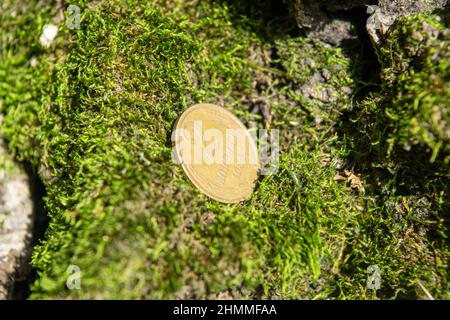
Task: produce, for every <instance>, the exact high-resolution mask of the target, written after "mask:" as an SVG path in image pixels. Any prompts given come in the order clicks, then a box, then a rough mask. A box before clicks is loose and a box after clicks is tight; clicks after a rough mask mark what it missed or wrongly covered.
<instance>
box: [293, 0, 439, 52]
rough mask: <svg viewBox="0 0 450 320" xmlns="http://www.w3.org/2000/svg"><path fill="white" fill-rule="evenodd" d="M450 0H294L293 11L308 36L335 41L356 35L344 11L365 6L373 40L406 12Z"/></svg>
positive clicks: (339, 42) (421, 9)
mask: <svg viewBox="0 0 450 320" xmlns="http://www.w3.org/2000/svg"><path fill="white" fill-rule="evenodd" d="M447 2H448V0H378V1H372V4H371V5H368V3H369V1H362V0H347V1H337V0H336V1H326V0H320V1H317V0H294V1H293V2H292V3H293V5H292V7H293V12H294V16H295V19H296V21H297V24H298V26H299V27H300V28H302V29H303V30H305V33H306V34H307V36H308V37H313V38H318V39H320V40H322V41H324V42H327V43H330V44H332V45H335V46H337V45H340V44H341V43H342V41H344V40H347V39H352V38H354V34H352V26H351V23H349V22H348V21H345V19H344V20H343V19H342V12H344V11H346V10H350V9H354V8H363V9H366V14H367V24H366V27H367V31H368V33H369V36H370V38H371V39H372V41H373V42H374V43H379V41H380V39H381V38H382V36H383V35H384V34H385V33H386V32H387V30H389V27H390V26H391V25H392V24H393V23H394V21H395V20H396V19H397V18H398V17H400V16H404V15H407V14H415V13H421V12H427V11H431V10H433V9H436V8H443V7H444V6H446V5H447Z"/></svg>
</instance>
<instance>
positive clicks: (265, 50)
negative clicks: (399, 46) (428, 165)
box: [0, 0, 446, 298]
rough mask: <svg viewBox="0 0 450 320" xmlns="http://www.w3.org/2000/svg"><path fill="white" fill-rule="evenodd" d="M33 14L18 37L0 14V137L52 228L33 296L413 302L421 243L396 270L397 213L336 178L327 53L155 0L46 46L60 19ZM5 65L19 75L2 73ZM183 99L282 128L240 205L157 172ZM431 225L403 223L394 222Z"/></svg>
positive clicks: (38, 252) (41, 250)
mask: <svg viewBox="0 0 450 320" xmlns="http://www.w3.org/2000/svg"><path fill="white" fill-rule="evenodd" d="M78 5H80V6H82V5H81V4H79V3H78ZM249 5H250V7H251V8H253V9H255V10H265V9H264V8H261V6H259V5H257V4H255V3H253V2H249ZM9 6H10V7H12V8H14V5H13V4H11V3H10V4H9ZM34 8H35V11H34V12H33V11H30V12H28V13H23V15H25V16H27V17H28V18H26V19H30V21H32V22H30V23H33V27H32V28H30V29H31V30H30V33H29V34H28V35H27V36H26V38H24V39H23V42H21V41H18V40H17V39H20V35H18V34H17V32H18V31H17V30H18V29H17V26H19V25H21V24H22V23H24V22H23V21H21V20H16V19H15V18H14V17H7V16H4V17H2V20H1V23H2V26H7V27H8V29H5V30H8V31H6V32H2V36H3V37H10V39H7V40H4V41H5V44H4V45H3V47H4V48H5V49H4V52H5V53H4V54H6V56H7V59H6V62H2V64H1V65H0V77H1V80H2V81H1V83H2V86H4V87H3V88H5V87H6V86H7V87H8V88H15V89H14V90H18V88H19V89H20V90H21V91H20V92H19V91H17V93H16V94H14V93H15V92H16V91H14V90H13V91H11V90H5V89H3V91H1V94H0V98H1V99H2V101H3V106H2V112H3V113H4V114H5V123H4V125H3V126H2V133H3V135H4V136H5V137H6V139H7V140H8V142H9V147H10V149H11V150H13V151H14V152H15V153H16V154H17V156H18V157H19V158H20V159H26V160H28V161H30V162H32V164H33V165H34V166H35V167H36V168H39V170H40V174H41V176H42V177H43V180H44V183H45V185H46V190H47V196H46V199H45V203H46V209H47V210H48V213H49V216H50V218H51V222H50V225H49V228H48V230H47V233H46V236H45V239H44V240H43V241H42V242H41V243H40V245H39V246H38V247H37V248H36V249H35V252H34V255H33V265H34V266H35V267H36V268H37V269H38V272H39V279H38V280H37V281H36V283H35V284H34V285H33V288H32V290H33V293H32V298H215V297H224V296H225V297H234V298H245V297H250V298H261V297H267V298H273V297H280V298H333V297H341V298H373V297H376V296H377V295H378V296H380V297H384V298H390V297H395V296H397V292H398V291H403V292H405V294H410V295H416V296H420V293H417V292H418V291H417V288H416V287H415V284H416V282H417V279H418V278H419V274H420V272H422V271H424V270H428V269H426V268H427V266H428V267H429V266H435V264H434V263H430V259H428V256H427V257H425V256H424V253H425V254H428V253H429V252H431V251H432V248H433V246H432V245H431V244H430V242H429V241H428V240H427V238H426V237H425V236H420V237H419V238H420V240H421V241H422V242H421V244H420V250H418V251H417V252H413V253H412V254H411V256H413V257H414V259H413V260H408V259H407V258H405V252H406V253H408V252H409V251H410V249H411V247H412V246H413V244H414V243H415V242H414V241H413V239H412V238H411V241H410V240H403V241H404V243H407V244H408V245H407V246H405V247H404V248H405V249H404V250H395V249H394V248H395V245H396V244H397V243H398V241H400V238H405V235H404V234H403V233H402V232H403V231H402V230H403V229H402V228H404V225H399V226H397V225H395V224H394V222H395V221H394V218H395V214H398V211H394V210H391V208H390V207H387V206H386V207H385V206H384V205H380V203H379V202H378V199H374V198H375V197H374V196H373V194H370V192H369V193H368V194H367V195H365V194H363V192H359V193H358V192H357V190H355V189H354V188H352V184H353V183H355V181H353V182H352V183H348V184H346V183H345V182H339V181H337V180H338V179H336V175H338V174H342V172H341V171H342V169H343V168H344V164H343V163H344V161H343V158H344V157H346V156H347V154H348V150H347V148H346V147H347V146H346V145H345V144H343V143H340V142H339V141H338V138H339V134H338V132H337V131H336V130H335V128H334V127H335V126H336V124H337V121H338V119H339V115H340V112H342V111H344V110H346V109H347V108H348V106H349V105H350V100H351V99H350V96H351V94H350V92H349V91H350V90H352V88H353V80H352V77H353V76H352V73H351V70H352V64H351V62H350V60H349V59H348V58H347V57H346V56H345V55H344V54H343V53H342V52H341V51H340V50H337V49H330V48H328V47H325V46H324V45H322V44H320V43H315V42H313V41H311V40H305V39H302V38H301V37H300V36H299V35H292V36H289V35H287V33H286V34H285V35H284V36H281V35H282V34H283V32H280V31H278V33H277V37H275V38H272V37H267V34H265V32H262V31H261V30H263V31H268V30H272V28H268V29H264V25H265V24H267V25H271V24H270V23H268V22H267V21H261V20H259V19H251V18H249V17H247V16H240V15H237V14H235V9H236V8H233V5H232V4H231V3H230V4H228V3H227V2H209V1H204V2H201V3H200V4H198V5H197V6H190V5H185V4H184V3H183V2H181V1H176V2H173V1H156V0H155V1H137V0H136V1H128V4H124V3H122V2H121V1H112V2H111V1H99V2H94V3H93V4H89V7H86V6H82V17H81V29H80V30H68V29H67V28H65V26H63V25H60V29H59V30H60V33H59V36H58V37H57V39H56V40H55V43H54V44H53V45H52V47H50V48H49V49H44V48H41V47H39V45H38V44H37V43H36V41H37V40H36V39H38V38H39V33H40V31H41V30H42V26H43V24H45V23H48V22H49V21H52V17H53V16H54V15H55V14H56V12H55V11H53V9H52V10H47V9H46V10H44V9H39V7H36V6H35V7H34ZM54 10H56V9H54ZM36 14H38V16H40V17H41V18H40V19H37V20H34V19H33V18H32V17H33V16H34V15H36ZM257 16H262V17H268V19H270V14H267V12H263V13H261V15H257ZM275 20H277V19H275ZM269 22H270V21H269ZM262 23H264V25H263V24H262ZM262 35H263V36H262ZM29 43H33V44H34V45H35V47H33V46H30V45H29ZM30 48H34V49H30ZM16 56H18V57H21V59H20V60H19V61H17V62H16V63H15V64H14V68H16V69H17V68H19V69H18V70H21V71H20V75H14V74H12V73H9V72H8V71H9V70H11V68H12V67H11V66H12V65H13V64H12V63H13V62H14V61H15V60H14V58H13V57H16ZM33 56H36V57H37V58H38V61H39V64H38V66H37V67H36V66H35V67H31V65H30V64H29V63H28V61H29V59H31V57H33ZM311 65H314V67H310V66H311ZM317 69H326V70H328V71H329V73H327V72H325V74H323V70H322V72H318V71H317ZM299 87H301V88H303V89H301V90H299V89H298V88H299ZM25 88H30V89H29V90H28V92H30V94H29V95H27V94H25V93H26V90H25ZM308 90H309V91H308ZM11 92H13V94H11ZM317 92H319V93H320V94H317ZM197 102H212V103H216V104H219V105H223V106H225V107H227V108H229V109H230V110H232V111H233V112H234V113H235V114H237V115H238V116H240V117H241V119H242V120H243V121H244V122H246V123H247V124H250V123H254V124H255V125H256V126H257V127H271V128H279V129H282V131H281V135H282V140H281V149H282V150H281V156H280V162H279V170H278V172H277V173H276V174H274V175H271V176H263V177H261V179H260V180H259V182H258V186H257V188H256V190H255V193H254V194H253V197H252V198H251V199H250V200H249V201H247V202H245V203H242V204H239V205H223V204H219V203H216V202H214V201H211V200H209V199H207V198H206V197H205V196H204V195H202V194H201V193H200V192H199V191H198V190H196V189H195V188H194V187H193V186H192V185H191V184H190V183H189V182H188V180H187V179H186V177H185V175H184V173H183V172H182V170H181V168H180V167H179V166H177V165H175V164H173V163H172V162H171V148H170V134H171V131H172V126H173V124H174V121H175V120H176V118H177V117H178V116H179V115H180V114H181V113H182V112H183V111H184V110H185V109H186V108H187V107H189V106H190V105H192V104H194V103H197ZM347 169H352V168H351V166H347ZM353 179H355V178H353ZM359 182H360V183H361V184H365V183H366V181H365V180H364V179H362V181H359ZM367 183H368V182H367ZM368 191H370V189H369V188H368ZM392 199H394V196H392ZM393 201H394V200H393ZM395 201H397V202H401V201H404V198H403V197H398V198H395ZM397 202H396V203H397ZM394 207H395V206H394ZM430 210H434V206H433V209H430ZM428 219H429V216H428V215H424V216H421V218H420V219H418V218H417V216H416V215H415V214H410V215H409V213H408V211H405V217H404V220H405V221H406V222H405V225H407V226H408V227H409V226H411V225H413V226H414V227H416V226H421V225H422V224H424V223H425V222H426V221H428ZM436 229H437V230H441V226H439V227H437V228H436ZM385 230H387V231H388V232H391V234H392V236H391V237H382V231H385ZM409 234H410V233H408V235H409ZM436 250H439V253H440V254H441V253H442V248H441V247H440V246H436ZM367 252H369V253H371V255H370V256H368V255H367V254H366V253H367ZM421 259H422V260H421ZM411 261H414V263H416V268H410V269H408V267H409V266H410V263H411ZM421 262H422V263H421ZM445 263H446V262H445V261H442V263H441V264H440V265H439V267H438V268H439V270H441V268H445ZM370 264H378V265H379V267H380V268H381V270H382V272H383V274H384V275H383V277H384V278H383V279H384V280H383V281H384V282H383V287H382V288H383V290H381V291H379V292H376V291H372V290H370V289H368V288H367V287H366V279H367V272H366V269H367V266H368V265H370ZM70 265H77V266H79V268H80V270H81V272H82V273H81V289H80V290H69V289H68V288H67V287H66V281H67V280H68V276H69V274H68V273H67V269H68V267H69V266H70ZM399 266H400V267H399ZM405 270H407V271H405ZM424 277H426V279H425V280H426V281H425V280H424V281H425V285H426V286H427V287H428V288H429V289H430V290H431V291H432V293H433V294H434V295H435V296H436V297H442V296H443V295H444V294H445V290H446V288H445V284H443V282H445V281H444V280H445V277H444V276H443V275H441V274H440V273H437V272H434V271H430V272H428V273H427V274H426V275H425V276H424ZM432 277H436V278H438V279H439V281H438V282H436V283H434V284H433V283H432V282H431V281H428V280H429V279H431V278H432ZM396 279H398V280H396ZM418 290H420V289H418Z"/></svg>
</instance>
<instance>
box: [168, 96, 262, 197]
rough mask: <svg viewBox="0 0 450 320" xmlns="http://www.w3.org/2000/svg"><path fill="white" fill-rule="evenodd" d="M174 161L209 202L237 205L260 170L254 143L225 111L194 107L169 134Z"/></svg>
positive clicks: (244, 128) (252, 187)
mask: <svg viewBox="0 0 450 320" xmlns="http://www.w3.org/2000/svg"><path fill="white" fill-rule="evenodd" d="M172 142H173V144H174V153H173V155H174V158H173V159H174V160H175V161H177V162H178V163H179V164H181V166H182V168H183V169H184V171H185V172H186V175H187V176H188V177H189V179H190V180H191V182H192V183H193V184H194V185H195V186H196V187H197V188H198V189H200V190H201V191H202V192H203V193H204V194H206V195H207V196H209V197H210V198H212V199H214V200H217V201H220V202H224V203H237V202H240V201H243V200H246V199H248V198H249V197H250V196H251V194H252V192H253V189H254V186H255V181H256V179H257V177H258V170H259V168H260V164H259V156H258V150H257V147H256V143H255V139H254V138H253V137H252V135H251V134H250V133H249V131H248V130H247V128H246V127H245V126H244V125H243V124H242V122H241V121H240V120H239V119H238V118H237V117H236V116H234V115H233V114H232V113H231V112H229V111H227V110H226V109H224V108H222V107H219V106H216V105H213V104H197V105H194V106H192V107H190V108H189V109H187V110H186V111H185V112H184V113H183V114H182V115H181V116H180V118H179V119H178V120H177V122H176V124H175V128H174V131H173V134H172Z"/></svg>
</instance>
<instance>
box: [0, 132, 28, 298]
mask: <svg viewBox="0 0 450 320" xmlns="http://www.w3.org/2000/svg"><path fill="white" fill-rule="evenodd" d="M32 229H33V201H32V196H31V191H30V183H29V178H28V175H27V174H26V173H25V172H24V170H23V169H22V168H21V167H20V166H18V165H17V164H16V163H14V162H13V161H12V159H11V158H10V156H9V155H8V154H6V150H5V145H4V143H3V141H1V140H0V299H9V298H12V293H13V292H12V291H13V285H14V281H17V280H21V279H23V278H24V277H26V275H27V272H28V270H29V268H28V267H27V266H28V263H27V261H28V259H29V257H30V254H31V250H30V249H31V240H32Z"/></svg>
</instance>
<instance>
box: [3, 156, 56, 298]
mask: <svg viewBox="0 0 450 320" xmlns="http://www.w3.org/2000/svg"><path fill="white" fill-rule="evenodd" d="M24 169H25V172H26V174H27V175H28V178H29V186H30V193H31V196H32V202H33V226H32V238H31V241H30V244H29V248H28V250H27V251H28V252H27V254H26V259H25V261H23V262H22V263H23V265H22V266H21V267H20V269H21V270H20V274H19V275H17V277H16V279H15V281H14V283H13V288H12V290H11V298H12V299H15V300H24V299H27V298H28V297H29V296H30V294H31V284H32V283H33V282H34V281H35V280H36V279H37V271H36V269H34V268H33V267H32V266H31V254H32V252H33V249H34V247H35V246H36V245H37V244H38V243H39V242H40V241H41V240H42V239H43V237H44V234H45V231H46V230H47V227H48V223H49V217H48V216H47V214H46V211H45V208H44V197H45V195H46V191H45V186H44V183H43V182H42V180H41V178H40V177H39V175H38V174H37V172H36V170H34V167H33V166H32V165H30V164H24Z"/></svg>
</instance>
